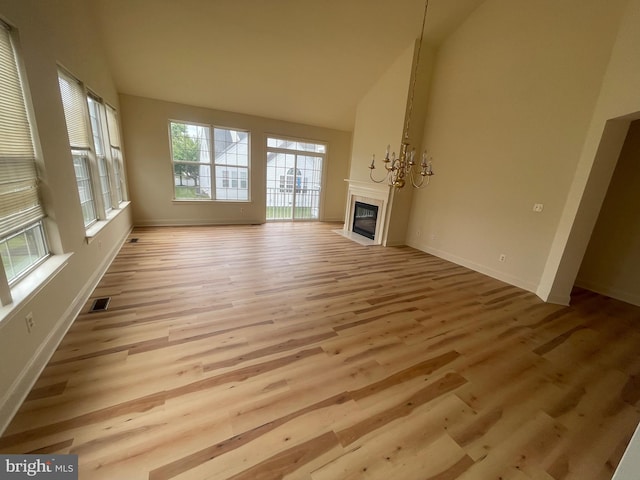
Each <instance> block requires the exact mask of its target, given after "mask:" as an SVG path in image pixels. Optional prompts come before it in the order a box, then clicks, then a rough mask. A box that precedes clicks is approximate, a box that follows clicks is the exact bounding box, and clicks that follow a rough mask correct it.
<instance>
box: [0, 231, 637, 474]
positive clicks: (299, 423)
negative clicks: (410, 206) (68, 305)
mask: <svg viewBox="0 0 640 480" xmlns="http://www.w3.org/2000/svg"><path fill="white" fill-rule="evenodd" d="M335 228H338V226H337V225H335V224H321V223H302V224H290V223H278V224H268V225H263V226H246V227H243V226H234V227H187V228H173V227H171V228H168V227H165V228H139V229H136V230H134V232H133V233H132V234H131V237H135V238H138V239H139V240H138V242H137V243H126V244H125V245H124V246H123V248H122V250H121V252H120V253H119V255H118V256H117V258H116V260H115V261H114V263H113V264H112V265H111V267H110V268H109V270H108V272H107V274H106V275H105V276H104V278H103V279H102V281H101V282H100V284H99V286H98V288H97V289H96V291H95V292H94V294H93V297H92V299H91V300H93V299H95V298H98V297H103V296H111V297H112V301H111V304H110V307H109V309H108V310H107V311H106V312H101V313H86V312H87V310H88V308H89V306H90V303H91V301H90V302H88V303H87V305H86V307H85V310H84V312H85V313H82V314H81V315H80V316H79V317H78V319H77V320H76V322H75V323H74V325H73V326H72V328H71V330H70V331H69V333H68V334H67V335H66V337H65V338H64V340H63V342H62V344H61V345H60V347H59V348H58V350H57V351H56V353H55V354H54V356H53V357H52V359H51V361H50V363H49V365H48V366H47V367H46V369H45V370H44V372H43V374H42V376H41V378H40V379H39V380H38V382H37V384H36V385H35V387H34V389H33V391H32V392H31V394H30V396H29V398H28V399H27V400H26V402H25V403H24V405H23V406H22V408H21V409H20V411H19V413H18V415H17V416H16V417H15V419H14V420H13V422H12V423H11V425H10V426H9V428H8V429H7V431H6V432H5V434H4V436H3V437H2V438H0V452H3V453H32V452H38V453H43V452H48V453H75V454H78V456H79V462H80V478H81V479H82V480H102V479H108V480H138V479H147V478H148V479H152V480H161V479H180V480H193V479H215V480H219V479H252V480H253V479H272V478H273V479H275V478H295V479H312V480H343V479H360V478H362V479H394V480H395V479H399V480H405V479H422V480H452V479H474V480H489V479H496V480H498V479H502V480H507V479H513V480H525V479H535V480H551V479H556V480H560V479H579V480H592V479H596V480H597V479H609V478H611V476H612V473H613V471H614V469H615V467H616V465H617V463H618V462H619V460H620V457H621V455H622V453H623V451H624V449H625V447H626V445H627V443H628V441H629V439H630V437H631V435H632V433H633V431H634V429H635V427H636V425H637V424H638V421H639V420H640V308H638V307H633V306H630V305H628V304H625V303H622V302H619V301H615V300H612V299H609V298H606V297H603V296H600V295H596V294H594V293H591V292H588V291H584V290H577V291H576V292H575V295H574V298H573V305H572V306H571V307H562V306H557V305H550V304H545V303H543V302H542V301H540V300H539V299H538V298H537V297H536V296H535V295H533V294H531V293H528V292H525V291H523V290H520V289H518V288H515V287H512V286H509V285H507V284H504V283H502V282H499V281H497V280H494V279H491V278H488V277H486V276H483V275H481V274H479V273H476V272H473V271H470V270H467V269H465V268H463V267H460V266H456V265H454V264H451V263H448V262H446V261H444V260H441V259H438V258H436V257H433V256H430V255H427V254H425V253H422V252H419V251H416V250H413V249H411V248H382V247H365V246H360V245H358V244H356V243H354V242H352V241H350V240H348V239H346V238H343V237H342V236H340V235H337V234H335V233H333V232H332V231H331V230H332V229H335Z"/></svg>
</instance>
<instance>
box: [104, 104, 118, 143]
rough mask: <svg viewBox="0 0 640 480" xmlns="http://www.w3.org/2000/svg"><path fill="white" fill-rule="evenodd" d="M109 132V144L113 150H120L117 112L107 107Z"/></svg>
mask: <svg viewBox="0 0 640 480" xmlns="http://www.w3.org/2000/svg"><path fill="white" fill-rule="evenodd" d="M107 130H108V131H109V144H110V145H111V146H112V147H113V148H120V130H119V128H118V117H117V116H116V111H115V110H114V109H113V108H112V107H110V106H109V105H107Z"/></svg>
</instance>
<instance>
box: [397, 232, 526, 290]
mask: <svg viewBox="0 0 640 480" xmlns="http://www.w3.org/2000/svg"><path fill="white" fill-rule="evenodd" d="M408 245H409V246H410V247H413V248H416V249H418V250H421V251H423V252H426V253H429V254H431V255H435V256H436V257H439V258H442V259H444V260H447V261H449V262H452V263H455V264H456V265H460V266H463V267H466V268H469V269H470V270H474V271H476V272H479V273H482V274H483V275H487V276H489V277H491V278H495V279H496V280H500V281H502V282H505V283H508V284H509V285H513V286H515V287H518V288H522V289H523V290H526V291H528V292H531V293H536V294H537V292H536V289H537V288H538V285H537V284H534V283H532V282H529V281H527V280H524V279H522V278H519V277H516V276H514V275H510V274H508V273H504V272H501V271H498V270H494V269H492V268H490V267H487V266H486V265H482V264H479V263H476V262H474V261H471V260H468V259H466V258H462V257H459V256H457V255H454V254H451V253H449V252H446V251H444V250H439V249H437V248H432V247H430V246H428V245H424V244H419V243H414V242H410V243H408Z"/></svg>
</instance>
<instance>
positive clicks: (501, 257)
mask: <svg viewBox="0 0 640 480" xmlns="http://www.w3.org/2000/svg"><path fill="white" fill-rule="evenodd" d="M498 260H500V261H501V262H506V261H507V256H506V255H505V254H504V253H501V254H500V256H499V257H498Z"/></svg>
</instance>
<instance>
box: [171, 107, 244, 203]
mask: <svg viewBox="0 0 640 480" xmlns="http://www.w3.org/2000/svg"><path fill="white" fill-rule="evenodd" d="M172 124H181V125H185V126H193V127H200V128H207V129H208V142H207V143H208V145H207V147H206V150H207V152H208V157H209V162H201V161H199V162H191V161H184V160H178V161H176V160H175V158H174V150H173V149H174V137H173V131H172ZM216 130H227V131H230V132H237V133H239V134H246V149H247V153H246V158H247V165H246V166H245V165H238V164H233V163H228V162H225V163H222V162H217V161H216V160H217V156H216V150H215V145H216V141H215V134H216ZM168 136H169V160H170V164H171V165H170V167H171V179H172V188H173V198H172V200H173V201H174V202H176V203H187V202H225V203H230V202H231V203H233V202H237V203H250V202H251V182H250V179H251V132H250V131H249V130H246V129H242V128H235V127H227V126H220V125H215V124H206V123H199V122H193V121H188V120H177V119H171V118H170V119H169V120H168ZM234 144H237V145H242V144H243V143H242V142H234ZM200 151H201V152H202V151H203V149H201V150H200ZM176 164H177V165H200V166H206V167H208V168H209V178H208V180H209V181H210V190H211V193H210V194H209V197H208V198H201V199H200V198H181V197H179V196H177V195H176V187H177V186H178V185H176V169H175V167H176ZM218 168H219V169H220V173H219V174H217V169H218ZM242 173H244V175H242ZM234 175H235V176H234ZM218 181H220V186H218ZM234 182H235V184H236V185H237V186H236V187H233V184H234ZM243 185H244V188H243ZM218 190H233V191H235V192H243V191H246V196H247V198H246V199H244V198H220V192H219V191H218Z"/></svg>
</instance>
